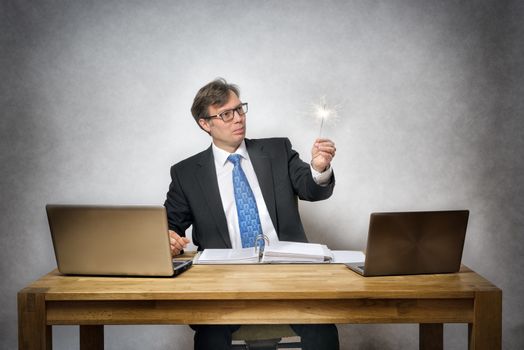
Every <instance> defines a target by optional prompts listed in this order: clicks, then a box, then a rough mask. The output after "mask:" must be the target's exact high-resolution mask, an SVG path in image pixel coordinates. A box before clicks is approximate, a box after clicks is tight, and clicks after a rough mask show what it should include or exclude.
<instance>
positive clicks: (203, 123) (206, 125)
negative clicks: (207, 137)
mask: <svg viewBox="0 0 524 350" xmlns="http://www.w3.org/2000/svg"><path fill="white" fill-rule="evenodd" d="M198 125H200V127H201V128H202V129H204V131H205V132H207V133H208V134H209V132H210V131H211V128H210V127H209V121H207V120H205V119H204V118H200V119H199V120H198Z"/></svg>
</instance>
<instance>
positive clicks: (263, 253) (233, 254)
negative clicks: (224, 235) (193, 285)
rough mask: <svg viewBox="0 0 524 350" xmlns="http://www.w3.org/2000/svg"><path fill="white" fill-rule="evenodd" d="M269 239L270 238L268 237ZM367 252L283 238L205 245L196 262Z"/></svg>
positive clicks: (350, 257)
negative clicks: (247, 244) (230, 246)
mask: <svg viewBox="0 0 524 350" xmlns="http://www.w3.org/2000/svg"><path fill="white" fill-rule="evenodd" d="M266 242H267V240H266ZM364 258H365V256H364V253H362V252H360V251H351V250H338V251H337V250H333V251H332V250H330V249H329V248H328V247H327V246H326V245H323V244H317V243H302V242H287V241H279V242H274V243H271V244H269V243H266V245H265V246H262V247H260V246H257V247H251V248H239V249H204V251H202V252H200V253H199V254H197V255H196V256H195V258H194V259H193V263H194V264H258V263H262V264H271V263H313V264H315V263H316V264H319V263H349V262H362V261H364Z"/></svg>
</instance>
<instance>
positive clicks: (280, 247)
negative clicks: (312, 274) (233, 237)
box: [262, 241, 333, 263]
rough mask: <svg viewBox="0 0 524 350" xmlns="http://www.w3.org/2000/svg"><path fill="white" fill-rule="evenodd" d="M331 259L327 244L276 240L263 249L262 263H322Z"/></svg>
mask: <svg viewBox="0 0 524 350" xmlns="http://www.w3.org/2000/svg"><path fill="white" fill-rule="evenodd" d="M331 260H333V254H332V253H331V251H330V250H329V249H328V247H327V246H325V245H321V244H316V243H300V242H284V241H280V242H276V243H272V244H271V245H268V246H267V247H265V249H264V255H263V257H262V262H263V263H271V262H285V263H290V262H300V263H323V262H329V261H331Z"/></svg>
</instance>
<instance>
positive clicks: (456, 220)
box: [364, 210, 469, 276]
mask: <svg viewBox="0 0 524 350" xmlns="http://www.w3.org/2000/svg"><path fill="white" fill-rule="evenodd" d="M468 216H469V211H468V210H454V211H427V212H398V213H373V214H371V218H370V223H369V233H368V242H367V248H366V261H365V265H364V275H365V276H383V275H405V274H427V273H449V272H457V271H458V270H459V269H460V263H461V260H462V250H463V247H464V238H465V234H466V228H467V223H468Z"/></svg>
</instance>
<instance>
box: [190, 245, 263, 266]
mask: <svg viewBox="0 0 524 350" xmlns="http://www.w3.org/2000/svg"><path fill="white" fill-rule="evenodd" d="M258 260H259V256H258V253H256V252H255V248H240V249H204V251H203V252H202V253H200V255H199V256H198V257H197V258H196V261H195V263H198V264H254V263H258Z"/></svg>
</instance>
